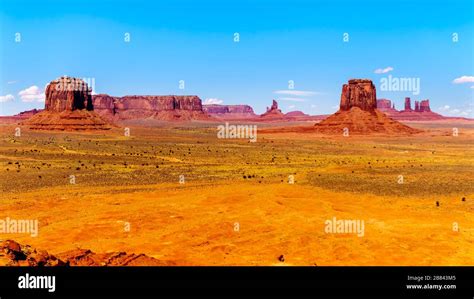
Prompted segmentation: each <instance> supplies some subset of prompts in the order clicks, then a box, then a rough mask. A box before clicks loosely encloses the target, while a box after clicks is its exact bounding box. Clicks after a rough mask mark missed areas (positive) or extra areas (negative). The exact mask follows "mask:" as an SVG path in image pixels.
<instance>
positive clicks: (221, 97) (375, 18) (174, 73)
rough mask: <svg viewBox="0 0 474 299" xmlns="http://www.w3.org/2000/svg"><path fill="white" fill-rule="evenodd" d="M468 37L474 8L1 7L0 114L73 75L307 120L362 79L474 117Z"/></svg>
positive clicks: (377, 4)
mask: <svg viewBox="0 0 474 299" xmlns="http://www.w3.org/2000/svg"><path fill="white" fill-rule="evenodd" d="M473 28H474V1H472V0H466V1H456V0H454V1H448V0H446V1H436V0H431V1H364V2H361V1H298V0H296V1H295V0H292V1H291V0H288V1H263V0H260V1H258V0H254V1H242V0H240V1H222V0H221V1H205V0H199V1H188V0H185V1H140V0H138V1H132V0H129V1H105V0H103V1H101V0H95V1H90V0H83V1H80V2H77V1H76V2H72V1H71V2H66V1H38V0H37V1H21V0H17V1H9V0H0V42H1V44H0V105H1V106H0V107H1V109H0V114H1V115H11V114H15V113H18V112H20V111H23V110H28V109H33V108H42V107H43V106H44V102H43V100H44V99H43V96H42V93H43V91H44V87H45V85H46V84H47V83H48V82H50V81H51V80H53V79H55V78H57V77H59V76H62V75H69V76H74V77H79V78H89V79H92V78H93V79H94V83H95V84H94V87H95V92H97V93H107V94H110V95H115V96H123V95H131V94H143V95H146V94H156V95H161V94H163V95H164V94H196V95H198V96H199V97H201V99H202V100H203V101H205V100H207V101H210V102H216V103H220V102H222V103H223V104H249V105H252V106H253V107H254V109H255V110H256V112H258V113H261V112H264V110H265V107H266V106H269V105H271V100H272V99H273V98H275V99H277V100H279V103H280V106H281V108H282V110H283V111H285V112H286V111H290V110H302V111H305V112H307V113H310V114H325V113H332V112H334V111H335V110H337V108H336V107H337V106H338V104H339V99H340V92H341V86H342V84H343V83H345V82H347V80H348V79H350V78H369V79H372V80H373V81H374V83H375V85H376V87H377V96H378V98H388V99H391V100H392V101H394V102H395V104H396V107H397V108H401V107H402V103H403V99H404V97H405V96H410V97H411V98H412V100H421V99H427V98H428V99H430V102H431V107H432V109H433V110H435V111H438V112H441V113H443V114H446V115H461V116H469V117H474V113H473V111H474V110H473V103H474V101H473V95H474V82H473V81H474V77H473V76H474V54H473V53H474V29H473ZM18 33H19V35H18ZM126 33H129V34H130V41H129V42H126V41H125V34H126ZM234 33H238V34H239V41H238V42H235V40H234V37H235V36H234ZM344 33H348V40H347V39H346V40H344ZM454 34H456V38H457V39H456V38H455V35H454ZM18 37H20V40H18ZM346 37H347V36H346ZM377 69H380V70H379V71H380V72H381V71H382V70H385V71H386V72H385V73H376V72H375V71H376V70H377ZM390 69H393V70H390ZM388 76H392V78H399V79H400V78H413V79H418V80H419V83H420V89H419V94H416V95H414V94H413V93H416V92H415V91H414V90H413V89H408V90H402V91H389V90H386V91H383V90H382V88H381V84H380V80H381V79H382V78H388ZM456 79H457V80H456ZM180 80H184V89H180V88H179V82H180ZM290 80H292V81H293V82H294V89H289V83H288V82H289V81H290Z"/></svg>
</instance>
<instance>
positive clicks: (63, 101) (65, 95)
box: [45, 77, 93, 112]
mask: <svg viewBox="0 0 474 299" xmlns="http://www.w3.org/2000/svg"><path fill="white" fill-rule="evenodd" d="M45 95H46V100H45V110H47V111H54V112H62V111H74V110H82V109H86V110H92V109H93V106H92V97H91V89H90V88H89V86H88V85H87V83H86V82H84V81H83V80H81V79H78V78H71V77H61V78H58V79H56V80H53V81H51V82H50V83H49V84H48V86H47V87H46V92H45Z"/></svg>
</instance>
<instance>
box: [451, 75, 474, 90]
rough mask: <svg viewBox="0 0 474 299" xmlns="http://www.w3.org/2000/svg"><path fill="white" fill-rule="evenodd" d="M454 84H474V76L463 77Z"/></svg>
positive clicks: (454, 81)
mask: <svg viewBox="0 0 474 299" xmlns="http://www.w3.org/2000/svg"><path fill="white" fill-rule="evenodd" d="M453 83H454V84H462V83H474V76H461V77H459V78H456V79H454V80H453ZM471 88H472V87H471Z"/></svg>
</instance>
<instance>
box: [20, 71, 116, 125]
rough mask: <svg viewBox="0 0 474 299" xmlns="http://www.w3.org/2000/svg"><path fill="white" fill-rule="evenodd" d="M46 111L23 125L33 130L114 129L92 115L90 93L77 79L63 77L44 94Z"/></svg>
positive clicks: (96, 115) (36, 114)
mask: <svg viewBox="0 0 474 299" xmlns="http://www.w3.org/2000/svg"><path fill="white" fill-rule="evenodd" d="M45 96H46V99H45V109H44V110H43V111H41V112H38V113H34V114H33V115H32V116H31V117H30V118H28V119H27V120H26V121H24V122H22V123H21V124H25V125H28V126H29V128H30V129H34V130H71V131H77V130H108V129H110V128H111V127H110V126H109V125H108V124H107V122H106V121H105V120H104V119H102V118H101V117H100V116H99V115H98V114H97V113H95V112H94V111H93V105H92V97H91V90H90V88H89V86H88V85H87V83H85V82H84V81H83V80H81V79H78V78H72V77H61V78H58V79H56V80H53V81H51V82H50V83H49V84H48V86H47V87H46V91H45Z"/></svg>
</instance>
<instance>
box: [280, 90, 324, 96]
mask: <svg viewBox="0 0 474 299" xmlns="http://www.w3.org/2000/svg"><path fill="white" fill-rule="evenodd" d="M273 93H276V94H284V95H289V96H300V97H309V96H314V95H320V94H324V93H323V92H317V91H308V90H294V89H285V90H275V91H274V92H273Z"/></svg>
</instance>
